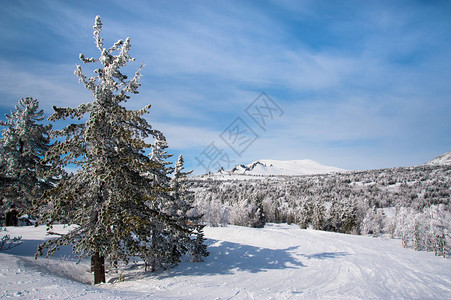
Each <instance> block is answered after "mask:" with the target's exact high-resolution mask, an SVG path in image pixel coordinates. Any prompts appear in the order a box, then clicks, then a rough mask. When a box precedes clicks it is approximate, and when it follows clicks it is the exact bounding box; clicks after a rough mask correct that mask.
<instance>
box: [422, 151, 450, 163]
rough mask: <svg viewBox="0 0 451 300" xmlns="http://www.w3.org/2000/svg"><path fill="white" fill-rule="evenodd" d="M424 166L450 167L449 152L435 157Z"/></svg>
mask: <svg viewBox="0 0 451 300" xmlns="http://www.w3.org/2000/svg"><path fill="white" fill-rule="evenodd" d="M426 165H451V151H449V152H446V153H445V154H442V155H440V156H437V157H436V158H434V159H433V160H431V161H429V162H427V163H426Z"/></svg>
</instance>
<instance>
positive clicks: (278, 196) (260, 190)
mask: <svg viewBox="0 0 451 300" xmlns="http://www.w3.org/2000/svg"><path fill="white" fill-rule="evenodd" d="M226 178H227V177H224V178H222V179H221V180H216V179H215V177H208V176H207V177H201V178H197V179H192V180H191V188H192V189H193V190H194V191H195V192H196V194H195V198H196V200H195V205H196V207H197V209H198V210H199V212H200V213H202V214H203V215H204V216H203V221H204V222H206V223H208V224H210V225H213V226H222V225H226V224H234V225H241V226H251V227H262V226H263V225H264V224H265V222H275V223H285V222H286V223H289V224H291V223H294V224H299V226H300V227H302V228H307V227H309V226H311V227H312V228H314V229H317V230H324V231H333V232H341V233H349V234H371V235H373V236H380V235H382V234H387V235H388V236H390V237H392V238H400V239H401V241H402V245H403V246H404V247H412V248H414V249H416V250H427V251H434V252H435V254H436V255H443V256H447V255H449V254H450V245H451V235H450V234H451V213H450V197H451V190H450V188H451V166H450V165H422V166H416V167H404V168H391V169H381V170H370V171H360V172H343V173H332V174H324V175H313V176H271V177H268V176H264V177H258V176H254V179H249V178H250V177H245V179H240V176H239V175H236V176H234V177H233V178H234V179H230V180H227V179H226Z"/></svg>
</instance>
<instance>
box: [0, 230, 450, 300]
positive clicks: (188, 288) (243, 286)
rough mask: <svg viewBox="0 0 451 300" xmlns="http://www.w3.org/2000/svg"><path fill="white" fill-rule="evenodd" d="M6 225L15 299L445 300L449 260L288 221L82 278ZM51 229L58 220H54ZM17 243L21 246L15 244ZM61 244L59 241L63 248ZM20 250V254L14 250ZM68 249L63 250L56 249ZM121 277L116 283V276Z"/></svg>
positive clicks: (4, 256) (8, 275)
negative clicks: (100, 277)
mask: <svg viewBox="0 0 451 300" xmlns="http://www.w3.org/2000/svg"><path fill="white" fill-rule="evenodd" d="M28 229H29V228H24V227H22V228H8V230H9V232H8V233H9V234H11V235H20V234H22V235H23V238H24V239H25V242H24V244H23V245H21V246H19V247H17V248H15V249H13V250H12V251H9V254H8V252H6V253H5V252H2V253H0V277H1V279H0V292H1V294H0V297H5V296H6V297H12V296H23V298H24V299H37V298H41V299H42V298H48V297H50V298H56V299H67V298H70V299H106V298H109V299H138V298H139V299H143V298H147V299H450V298H451V260H449V259H444V258H441V257H436V256H434V255H433V254H432V253H427V252H417V251H414V250H411V249H403V248H401V246H400V244H401V243H400V241H399V240H384V239H375V238H370V237H362V236H352V235H343V234H337V233H330V232H321V231H314V230H301V229H299V228H298V227H297V226H294V225H292V226H289V225H274V224H270V225H267V226H266V227H265V228H263V229H255V228H246V227H236V226H229V227H222V228H221V227H220V228H210V227H207V228H205V234H206V237H207V238H208V245H209V251H210V253H211V254H210V256H209V257H207V259H206V261H205V262H204V263H188V262H184V263H182V264H181V265H179V266H178V267H177V268H175V269H172V270H168V271H165V272H160V273H156V274H152V273H144V272H143V271H142V268H135V267H129V268H128V269H126V270H122V271H120V273H119V274H118V273H110V274H108V275H107V281H108V282H109V283H106V284H103V285H100V286H96V287H93V286H89V285H85V284H83V283H82V282H84V281H85V280H87V279H89V278H90V277H91V276H90V274H89V273H88V269H89V265H88V262H87V261H85V262H82V263H81V264H79V265H75V263H74V262H73V258H72V256H70V255H69V256H67V257H65V258H64V259H62V258H61V257H60V258H55V259H49V260H46V259H42V258H39V259H38V260H36V261H35V260H34V259H33V258H32V257H31V256H32V254H33V252H34V249H35V246H36V244H37V243H38V242H39V240H42V239H44V238H45V237H44V234H43V232H44V227H39V228H37V229H33V228H32V229H33V230H32V231H27V230H28ZM56 229H58V228H56ZM21 248H22V249H21ZM65 251H67V249H66V250H64V249H63V254H64V252H65ZM18 254H21V255H18ZM66 254H68V253H66ZM120 274H122V275H124V277H125V281H124V282H119V281H118V278H119V275H120Z"/></svg>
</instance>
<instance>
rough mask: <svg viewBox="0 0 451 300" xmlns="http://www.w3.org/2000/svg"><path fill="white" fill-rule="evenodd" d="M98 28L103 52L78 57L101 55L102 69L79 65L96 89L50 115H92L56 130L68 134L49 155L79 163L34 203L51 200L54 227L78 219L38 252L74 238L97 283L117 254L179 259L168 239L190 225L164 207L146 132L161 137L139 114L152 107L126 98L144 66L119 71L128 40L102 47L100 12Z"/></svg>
mask: <svg viewBox="0 0 451 300" xmlns="http://www.w3.org/2000/svg"><path fill="white" fill-rule="evenodd" d="M94 29H95V31H94V38H95V40H96V45H97V48H98V50H99V51H100V57H99V59H94V58H86V57H85V56H84V55H82V54H80V59H81V61H82V62H83V63H97V62H99V63H100V65H101V66H100V68H99V69H97V70H95V73H96V74H97V75H96V76H94V77H89V78H88V77H87V76H85V75H84V74H83V72H82V69H81V66H77V69H76V71H75V74H76V75H77V76H78V77H79V80H80V82H82V83H84V85H85V87H86V88H87V89H88V90H89V91H91V92H92V95H93V101H92V102H91V103H87V104H81V105H80V106H78V107H77V108H56V107H54V110H55V112H54V114H53V115H52V116H51V117H50V120H53V121H55V120H60V119H65V118H72V119H78V120H81V119H82V118H83V117H84V116H85V115H87V121H86V122H84V123H77V124H75V123H74V124H71V125H68V126H67V127H65V128H64V129H62V130H60V131H55V135H56V136H60V137H62V138H63V140H62V141H61V142H58V143H56V144H55V146H54V147H52V149H51V150H50V151H49V152H47V154H46V157H45V158H46V161H53V162H56V163H58V164H59V165H61V166H67V165H68V164H75V165H76V166H78V170H77V172H76V173H75V174H74V175H73V176H72V177H70V178H68V179H66V180H62V181H61V182H59V183H58V185H57V186H56V187H55V188H53V189H52V190H50V191H49V192H48V193H46V197H45V198H43V199H42V201H40V202H38V203H36V205H37V206H51V207H53V210H51V211H48V212H47V213H46V214H45V220H46V222H47V224H48V227H49V230H50V229H51V227H52V224H53V223H54V222H57V221H61V220H64V221H66V220H68V221H69V222H70V224H76V225H77V226H76V227H75V229H74V230H72V231H71V232H69V233H67V234H63V235H61V236H60V237H59V238H57V239H52V240H49V241H47V242H45V243H44V244H42V245H41V246H39V249H38V251H39V254H40V255H42V254H43V250H44V249H46V248H47V249H48V252H47V253H48V254H47V255H52V254H53V253H54V252H55V251H56V249H57V248H58V247H59V246H60V245H66V244H71V245H72V247H73V249H74V252H76V253H78V254H79V256H80V259H81V258H83V257H86V256H91V262H92V268H91V269H92V270H93V271H94V284H97V283H100V282H105V262H109V263H110V266H115V265H117V262H118V261H124V262H125V263H127V262H128V260H129V258H130V257H131V256H138V257H140V258H141V259H143V260H144V261H146V262H147V261H149V260H150V258H156V259H160V260H164V262H167V261H171V262H177V261H179V257H180V255H182V254H183V253H179V252H176V251H174V249H175V250H177V248H174V246H173V245H171V242H172V241H175V240H177V238H178V237H179V236H186V235H189V234H190V233H191V232H190V230H189V228H186V227H185V226H181V225H180V223H179V220H178V216H176V215H171V214H170V212H169V211H168V210H167V209H166V207H165V206H164V205H165V201H164V199H169V197H168V193H169V192H170V186H169V185H168V181H167V179H166V177H167V170H166V169H165V166H164V164H163V163H162V162H161V161H157V160H156V159H152V158H151V157H149V156H147V155H145V152H146V151H147V150H149V149H151V148H152V144H149V143H147V142H146V141H145V139H146V138H153V139H154V140H156V141H162V140H164V136H163V135H162V133H161V132H159V131H157V130H154V129H152V127H151V126H150V124H148V123H147V121H146V120H145V119H144V118H143V117H142V116H143V115H144V114H145V113H147V110H148V109H149V108H150V106H147V107H145V108H144V109H141V110H137V111H132V110H128V109H126V108H125V107H124V106H122V105H121V104H122V103H123V102H125V101H126V100H127V99H128V98H129V97H130V96H129V94H135V93H138V91H137V89H138V87H139V85H140V84H139V77H140V70H141V68H139V69H138V71H137V72H136V73H135V75H134V77H133V78H131V79H130V80H129V79H128V78H127V76H125V75H123V74H122V73H121V72H120V70H119V69H120V68H121V67H124V66H125V65H126V64H127V63H128V62H130V61H133V60H134V59H133V58H131V57H130V55H129V50H130V39H129V38H127V39H126V40H125V41H122V40H119V41H118V42H116V43H115V44H114V45H113V46H112V47H111V48H104V46H103V39H102V38H101V36H100V32H101V29H102V23H101V20H100V17H99V16H97V17H96V19H95V25H94ZM155 149H156V148H154V153H155V151H157V150H158V149H157V150H155Z"/></svg>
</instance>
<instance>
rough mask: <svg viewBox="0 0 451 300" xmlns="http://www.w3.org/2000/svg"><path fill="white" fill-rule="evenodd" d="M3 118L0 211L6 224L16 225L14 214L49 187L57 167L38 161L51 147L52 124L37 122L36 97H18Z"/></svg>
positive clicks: (39, 114) (40, 115)
mask: <svg viewBox="0 0 451 300" xmlns="http://www.w3.org/2000/svg"><path fill="white" fill-rule="evenodd" d="M6 118H7V121H6V122H0V125H2V126H5V127H6V128H5V129H3V130H2V138H1V139H0V141H1V151H0V172H1V182H0V189H1V197H2V199H1V201H2V207H1V212H2V215H4V214H6V226H17V223H18V219H17V217H18V216H19V215H20V214H22V213H24V212H25V211H26V210H27V209H28V208H30V207H31V205H32V201H33V199H37V198H39V197H40V196H42V194H43V193H44V191H45V190H47V189H49V188H51V187H52V186H53V184H54V183H55V182H56V177H55V176H57V175H58V174H60V175H61V170H60V171H57V169H55V168H53V167H52V166H51V165H48V164H46V163H43V162H42V161H41V158H42V157H43V156H44V154H45V153H46V152H47V151H48V149H49V148H50V146H51V144H50V131H51V128H52V126H51V125H46V126H44V125H43V124H39V122H41V121H42V120H44V112H43V111H42V110H39V102H38V101H37V100H36V99H33V98H31V97H26V98H23V99H20V100H19V102H18V104H17V105H16V110H15V111H11V114H9V115H8V114H6Z"/></svg>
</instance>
